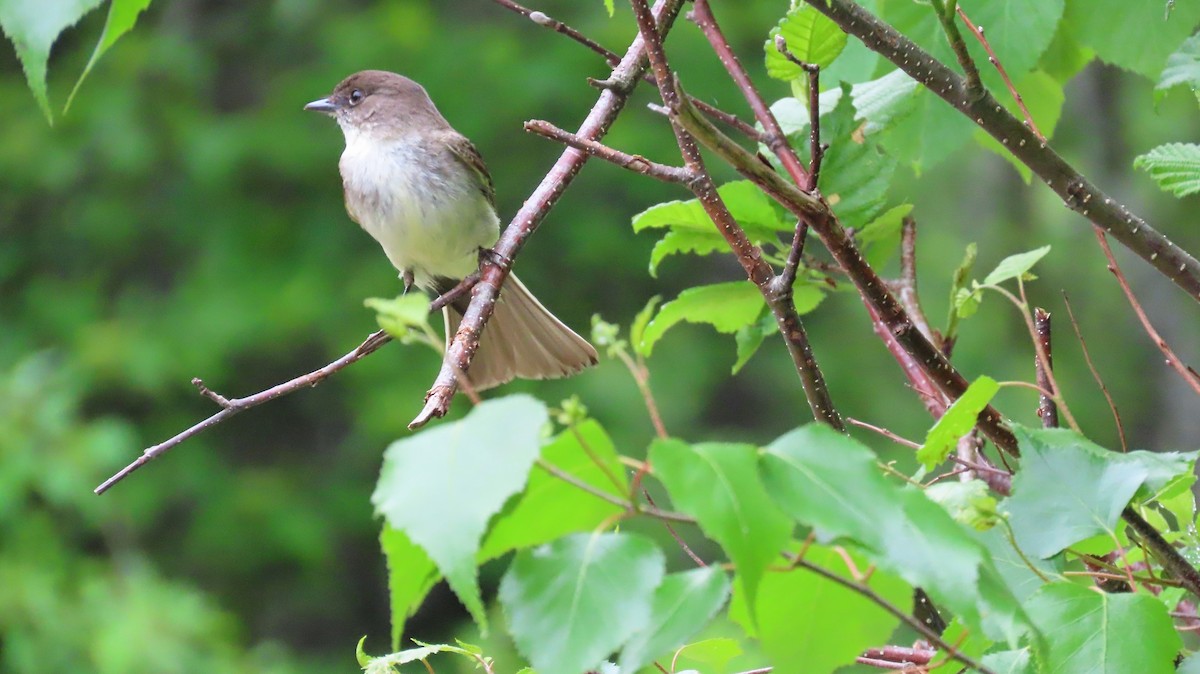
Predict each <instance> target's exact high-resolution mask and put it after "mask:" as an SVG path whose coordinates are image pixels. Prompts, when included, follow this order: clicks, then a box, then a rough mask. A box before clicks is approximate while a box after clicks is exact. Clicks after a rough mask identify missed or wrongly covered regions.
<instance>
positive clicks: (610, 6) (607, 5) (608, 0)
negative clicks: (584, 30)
mask: <svg viewBox="0 0 1200 674" xmlns="http://www.w3.org/2000/svg"><path fill="white" fill-rule="evenodd" d="M614 2H615V0H604V9H605V10H606V11H607V12H608V18H610V19H611V18H612V17H613V14H614V13H616V11H617V8H616V7H615V6H614Z"/></svg>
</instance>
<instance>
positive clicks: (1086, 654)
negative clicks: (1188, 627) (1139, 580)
mask: <svg viewBox="0 0 1200 674" xmlns="http://www.w3.org/2000/svg"><path fill="white" fill-rule="evenodd" d="M1027 605H1028V609H1029V617H1030V618H1031V619H1032V620H1033V621H1034V624H1036V625H1037V626H1038V629H1039V630H1041V632H1042V634H1043V635H1045V637H1046V644H1047V649H1046V651H1045V652H1044V654H1043V658H1042V659H1043V660H1044V665H1045V667H1044V671H1047V672H1054V673H1055V674H1076V673H1078V674H1097V673H1111V674H1118V673H1120V674H1124V673H1126V672H1138V674H1172V673H1173V672H1175V655H1176V653H1178V652H1179V649H1180V647H1181V646H1182V645H1183V644H1182V642H1181V640H1180V638H1179V633H1178V632H1176V631H1175V628H1174V626H1173V625H1172V624H1171V617H1170V616H1169V615H1168V614H1167V607H1165V606H1163V605H1162V604H1161V603H1159V602H1158V601H1156V600H1155V599H1154V598H1153V597H1150V596H1147V595H1143V594H1106V593H1104V592H1098V591H1095V590H1093V589H1089V588H1086V587H1081V586H1079V585H1075V584H1073V583H1066V582H1062V583H1052V584H1050V585H1047V586H1046V587H1044V588H1042V589H1041V590H1040V591H1039V592H1038V593H1037V594H1035V595H1034V596H1033V597H1032V598H1031V599H1030V600H1029V602H1028V604H1027Z"/></svg>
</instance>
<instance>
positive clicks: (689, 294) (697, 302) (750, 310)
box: [638, 281, 765, 355]
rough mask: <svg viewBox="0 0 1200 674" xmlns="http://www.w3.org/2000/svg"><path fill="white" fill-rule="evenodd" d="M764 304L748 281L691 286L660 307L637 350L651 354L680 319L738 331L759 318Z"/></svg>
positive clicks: (758, 293) (721, 329) (760, 295)
mask: <svg viewBox="0 0 1200 674" xmlns="http://www.w3.org/2000/svg"><path fill="white" fill-rule="evenodd" d="M764 304H765V301H764V300H763V298H762V294H761V293H760V292H759V291H758V288H755V287H754V284H752V283H750V282H749V281H732V282H730V283H715V284H713V285H707V286H699V287H696V288H688V289H687V290H684V291H683V292H681V293H679V297H676V298H675V299H674V300H671V301H670V302H667V303H666V304H664V305H663V306H662V308H661V309H659V311H658V314H657V315H656V316H655V317H654V320H652V321H650V324H649V325H647V326H646V330H645V332H644V333H643V334H642V342H641V344H640V345H639V346H638V351H639V352H641V353H643V354H645V355H650V353H651V352H653V351H654V345H655V344H656V343H657V342H658V340H660V339H662V336H663V335H664V334H666V332H667V330H669V329H670V328H671V327H672V326H673V325H675V324H676V323H679V322H680V321H687V322H689V323H708V324H709V325H712V326H713V327H714V328H716V329H717V330H718V331H719V332H725V333H732V332H736V331H737V329H738V328H740V327H742V326H744V325H749V324H750V323H753V322H754V321H755V320H757V319H758V316H759V313H760V312H761V311H762V308H763V305H764Z"/></svg>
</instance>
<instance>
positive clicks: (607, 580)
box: [500, 533, 665, 674]
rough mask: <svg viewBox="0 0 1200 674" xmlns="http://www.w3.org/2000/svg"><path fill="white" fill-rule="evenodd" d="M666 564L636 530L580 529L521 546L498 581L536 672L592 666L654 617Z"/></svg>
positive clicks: (571, 673) (564, 673)
mask: <svg viewBox="0 0 1200 674" xmlns="http://www.w3.org/2000/svg"><path fill="white" fill-rule="evenodd" d="M664 564H665V562H664V560H663V555H662V552H661V551H660V550H659V549H658V547H656V546H655V545H654V543H652V542H651V541H650V540H648V539H646V538H643V537H642V536H637V535H633V534H604V533H598V534H575V535H572V536H568V537H566V538H560V539H558V540H557V541H554V542H553V543H550V544H548V545H544V546H542V547H539V548H535V549H534V550H522V551H520V552H518V553H517V555H516V557H514V558H513V562H512V565H511V566H510V567H509V568H508V571H507V572H506V573H505V574H504V578H503V579H502V580H501V581H500V604H501V605H502V606H503V607H504V612H505V614H506V615H507V616H508V624H509V629H510V631H511V633H512V637H513V641H514V642H515V643H516V645H517V650H519V651H520V652H521V654H522V655H524V656H525V657H526V658H527V659H528V660H529V662H530V664H531V665H533V668H534V669H536V670H537V671H539V672H556V673H561V674H580V673H581V672H584V671H587V670H589V669H592V668H594V667H595V666H596V665H597V664H599V663H600V662H601V661H602V660H603V659H604V658H605V657H606V656H607V655H608V654H609V653H611V652H613V651H614V650H616V648H617V647H618V646H620V645H621V644H622V643H624V642H625V641H626V640H627V639H629V637H631V636H633V635H634V634H637V633H638V632H640V631H641V630H643V629H646V627H647V626H648V625H649V624H650V616H651V610H652V608H653V595H654V590H655V588H657V587H658V586H659V584H660V583H661V582H662V579H663V567H664Z"/></svg>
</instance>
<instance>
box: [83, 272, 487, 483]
mask: <svg viewBox="0 0 1200 674" xmlns="http://www.w3.org/2000/svg"><path fill="white" fill-rule="evenodd" d="M478 280H479V275H478V274H471V275H470V276H468V277H467V278H465V279H463V280H462V281H460V282H459V283H458V285H456V286H455V287H453V288H451V289H450V290H449V291H447V292H445V293H443V294H442V295H441V296H439V297H437V298H435V299H434V300H433V301H432V302H430V303H429V310H430V311H440V310H441V309H442V308H443V307H445V306H446V305H448V304H450V303H451V302H453V301H454V300H456V299H458V298H459V297H461V296H462V295H464V294H465V293H466V292H467V291H469V290H470V289H471V288H472V287H473V286H474V284H475V283H476V282H477V281H478ZM390 341H392V337H391V336H390V335H388V334H387V333H386V332H384V331H383V330H379V331H378V332H374V333H371V336H369V337H367V339H366V340H365V341H363V343H362V344H359V345H358V347H357V348H355V349H354V350H353V351H351V352H350V353H347V354H346V355H344V356H342V357H341V358H338V359H337V360H335V361H333V362H332V363H329V364H328V365H325V366H324V367H321V368H318V369H316V370H313V371H312V372H309V373H308V374H304V375H300V376H299V377H296V378H294V379H291V380H289V381H286V382H283V383H282V384H277V385H275V386H272V387H271V388H269V389H266V390H264V391H259V392H258V393H255V394H254V395H249V396H246V397H245V398H226V397H225V396H223V395H221V394H219V393H217V392H215V391H213V390H212V389H210V388H208V386H206V385H205V384H204V381H203V380H201V379H200V378H199V377H196V378H194V379H192V385H193V386H195V387H196V388H197V390H199V392H200V395H202V396H204V397H205V398H208V399H209V400H211V401H213V402H214V403H216V404H217V406H218V407H220V408H221V411H220V412H217V413H216V414H213V415H212V416H210V417H208V418H207V419H205V420H204V421H201V422H199V423H197V424H195V425H193V426H191V427H189V428H187V429H184V430H183V431H181V432H179V433H177V434H175V435H174V436H172V437H171V438H168V439H167V440H164V441H163V442H160V443H158V444H157V445H154V446H152V447H148V448H147V449H146V450H145V451H143V452H142V455H141V456H139V457H138V458H137V460H135V461H134V462H133V463H131V464H129V465H128V466H125V467H124V468H122V469H121V470H120V471H119V472H117V473H116V474H115V475H113V476H112V477H110V478H108V479H107V480H105V481H104V482H103V483H101V484H100V486H98V487H96V489H95V490H94V491H95V493H96V494H103V493H104V492H106V491H108V490H109V489H110V488H111V487H112V486H113V485H115V484H116V483H118V482H120V481H121V480H123V479H125V478H126V477H128V476H129V474H130V473H132V472H134V471H135V470H137V469H139V468H141V467H142V466H144V465H146V464H147V463H149V462H150V461H151V460H152V459H156V458H158V457H159V456H162V455H163V454H165V453H167V452H168V451H170V450H171V449H174V448H175V447H176V446H178V445H179V444H181V443H183V442H184V441H185V440H187V439H189V438H191V437H194V436H196V435H199V434H200V433H202V432H204V431H206V430H208V429H209V428H212V427H213V426H216V425H217V424H220V423H222V422H224V421H225V420H226V419H228V418H229V417H232V416H234V415H235V414H238V413H240V412H243V411H245V410H248V409H250V408H251V407H257V406H259V405H261V404H263V403H266V402H270V401H272V400H275V399H276V398H281V397H283V396H285V395H288V394H289V393H295V392H296V391H299V390H300V389H303V388H312V387H314V386H316V385H317V384H320V383H321V382H323V381H325V379H327V378H328V377H330V376H331V375H333V374H335V373H337V372H339V371H341V370H342V369H343V368H345V367H346V366H348V365H350V364H352V363H356V362H358V361H359V360H362V359H363V358H365V357H367V356H369V355H371V354H372V353H375V352H376V351H377V350H379V348H380V347H382V346H383V345H384V344H387V343H388V342H390Z"/></svg>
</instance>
